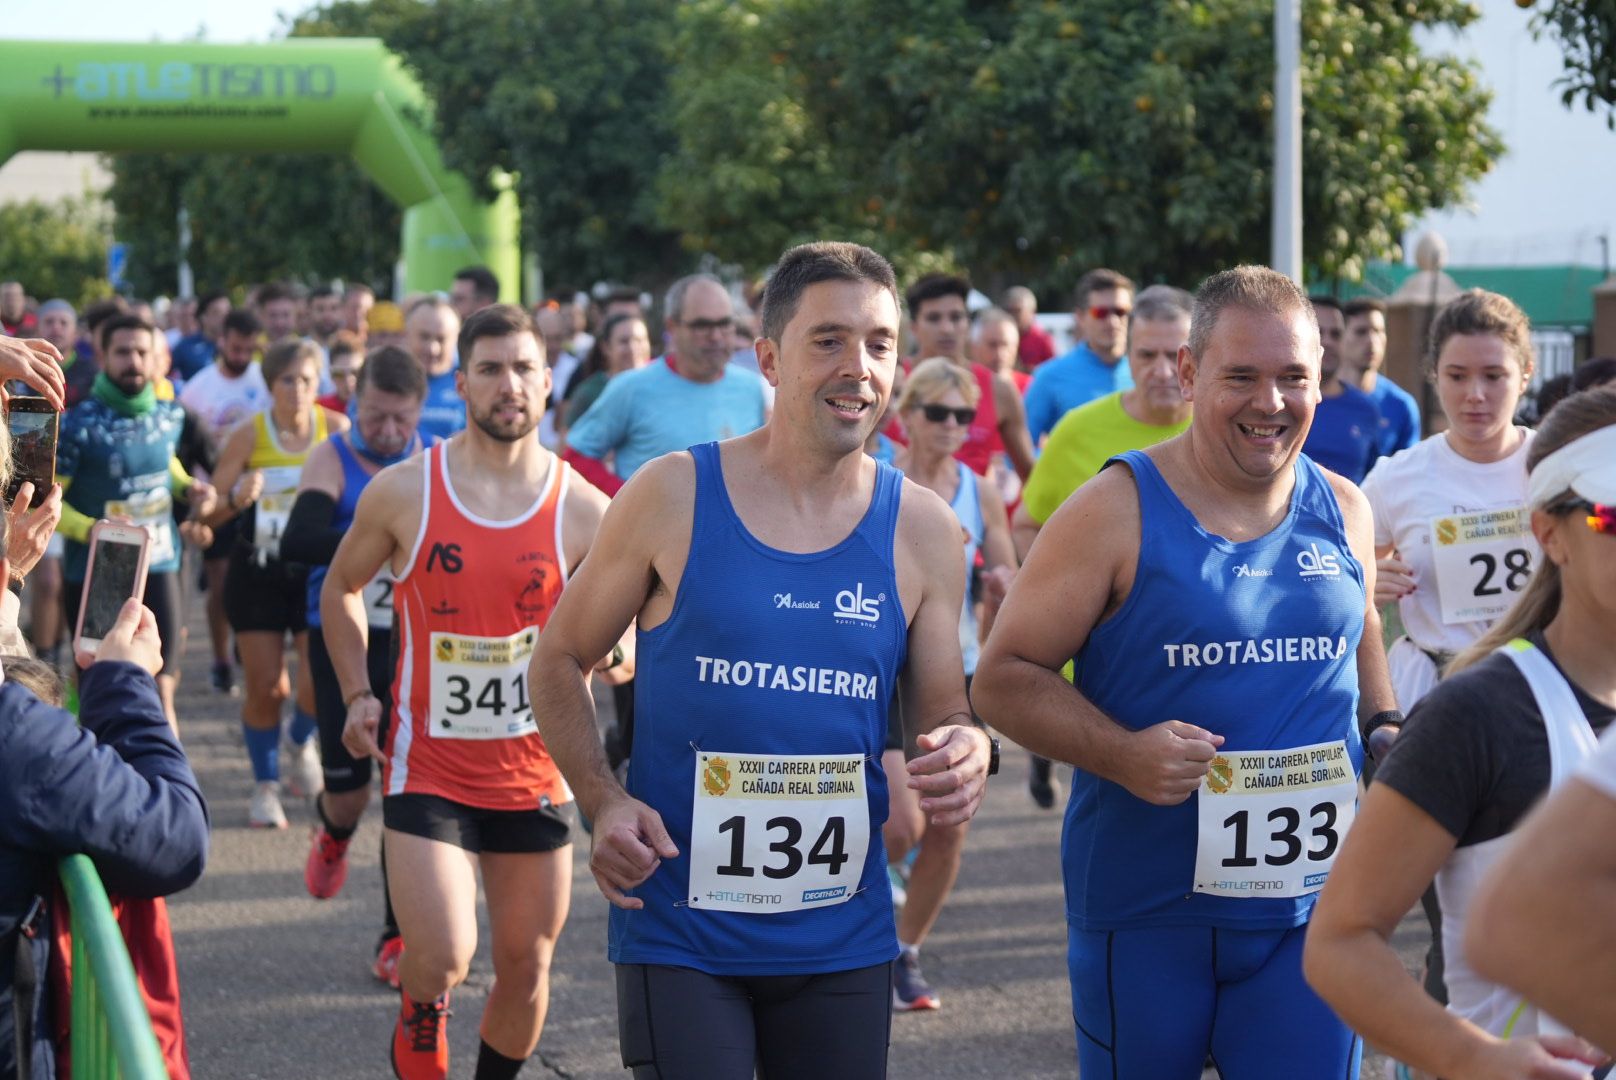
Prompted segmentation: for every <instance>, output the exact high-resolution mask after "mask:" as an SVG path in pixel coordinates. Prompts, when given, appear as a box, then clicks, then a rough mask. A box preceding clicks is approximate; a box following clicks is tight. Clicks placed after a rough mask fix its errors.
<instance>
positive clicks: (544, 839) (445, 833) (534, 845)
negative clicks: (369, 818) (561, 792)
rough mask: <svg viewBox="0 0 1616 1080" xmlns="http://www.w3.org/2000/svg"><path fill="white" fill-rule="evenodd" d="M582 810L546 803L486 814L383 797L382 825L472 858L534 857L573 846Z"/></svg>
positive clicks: (428, 799)
mask: <svg viewBox="0 0 1616 1080" xmlns="http://www.w3.org/2000/svg"><path fill="white" fill-rule="evenodd" d="M576 818H577V810H576V809H575V807H574V806H573V804H572V803H570V802H569V803H562V804H561V805H560V806H556V805H553V804H551V803H549V802H548V801H546V803H545V804H544V805H543V806H541V807H539V808H538V809H537V810H484V809H483V808H482V807H479V806H467V805H466V804H465V803H458V802H455V801H453V800H452V799H445V798H441V797H440V796H437V795H421V794H414V795H410V794H406V795H384V796H382V824H383V825H385V826H387V828H389V829H395V830H397V831H398V832H402V833H409V834H410V835H411V836H420V837H424V838H425V839H427V840H440V841H442V842H443V843H445V844H453V845H454V846H455V847H457V848H461V849H462V850H465V851H469V852H471V853H472V854H474V855H476V854H480V853H482V852H485V851H486V852H491V853H493V854H496V855H533V854H537V853H538V852H541V851H555V850H556V849H557V848H563V847H566V846H567V845H568V844H570V843H572V828H573V822H574V821H575V820H576Z"/></svg>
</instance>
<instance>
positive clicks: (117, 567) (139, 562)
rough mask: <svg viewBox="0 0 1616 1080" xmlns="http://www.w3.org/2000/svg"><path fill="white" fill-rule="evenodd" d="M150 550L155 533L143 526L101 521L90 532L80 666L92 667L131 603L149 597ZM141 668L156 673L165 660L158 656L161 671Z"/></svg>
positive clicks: (76, 634) (77, 641) (77, 646)
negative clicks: (90, 663) (127, 605)
mask: <svg viewBox="0 0 1616 1080" xmlns="http://www.w3.org/2000/svg"><path fill="white" fill-rule="evenodd" d="M150 547H151V533H149V532H147V531H146V530H145V529H144V528H142V527H141V526H139V525H119V524H115V523H113V522H110V521H98V522H96V524H95V527H94V528H92V529H91V530H90V560H89V571H88V573H86V574H85V575H84V594H83V599H82V600H81V602H80V604H79V623H78V626H77V627H76V628H74V631H73V651H74V653H75V654H76V655H77V656H78V659H79V663H80V664H88V662H89V660H88V658H92V657H95V656H96V655H97V654H98V653H100V652H101V646H102V643H103V641H105V640H106V639H107V636H108V635H109V634H111V633H112V632H113V630H114V628H115V627H118V626H119V625H120V617H121V616H122V614H123V612H124V609H125V607H126V604H127V602H128V601H129V600H130V599H132V598H133V599H137V600H138V598H139V597H141V596H142V595H144V594H145V592H146V562H147V557H148V556H149V554H150ZM137 622H138V620H137ZM135 630H136V626H134V625H129V626H125V627H124V632H127V633H128V634H129V635H131V636H133V635H134V633H135ZM154 633H155V631H154ZM120 640H121V639H120ZM117 647H122V646H117ZM119 659H132V657H119ZM136 662H137V663H141V661H138V660H137V661H136ZM141 666H143V667H146V668H147V670H149V671H152V672H154V673H155V672H156V670H157V668H160V667H161V666H162V659H161V657H160V656H159V657H158V659H157V668H153V667H150V666H148V665H147V664H145V663H142V665H141Z"/></svg>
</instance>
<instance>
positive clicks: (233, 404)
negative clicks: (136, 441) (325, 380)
mask: <svg viewBox="0 0 1616 1080" xmlns="http://www.w3.org/2000/svg"><path fill="white" fill-rule="evenodd" d="M221 322H222V327H221V329H222V333H221V336H220V342H219V351H218V354H217V355H216V356H215V358H214V361H213V363H212V364H210V365H208V366H207V367H205V368H203V369H202V370H201V371H200V372H198V373H197V374H196V375H195V376H194V377H192V378H191V379H188V380H187V381H186V383H185V388H184V389H183V390H181V391H180V404H181V405H183V406H185V408H186V409H187V410H188V411H189V412H190V413H191V415H193V416H195V417H196V420H197V423H198V424H200V425H201V428H202V433H203V435H204V436H205V437H206V438H207V441H208V443H209V444H210V445H211V446H212V447H214V448H218V447H220V446H222V445H224V441H225V438H226V437H227V436H228V435H229V434H230V432H231V430H232V429H233V428H234V427H235V426H236V425H237V424H239V423H241V422H242V421H243V420H246V419H247V418H248V417H250V416H252V415H253V414H254V413H256V412H258V411H259V410H261V409H263V408H264V407H265V406H266V405H268V404H269V387H268V386H267V385H266V384H265V382H264V376H263V373H262V372H260V371H259V370H258V362H257V361H256V360H255V359H254V356H255V355H256V354H257V351H258V343H259V338H260V336H261V335H262V334H263V330H264V326H263V324H262V323H260V322H259V321H258V317H257V316H256V315H254V314H253V313H252V312H251V311H248V310H246V309H242V310H240V311H231V312H228V313H227V314H226V315H225V316H224V318H223V319H222V320H221ZM239 530H240V525H239V523H238V521H237V519H232V520H230V521H228V522H226V523H225V524H223V525H221V526H219V527H218V528H216V529H215V530H214V531H213V544H212V545H211V546H210V547H209V548H208V549H207V550H206V551H204V552H203V553H202V580H203V583H204V587H205V588H206V589H207V594H208V605H207V607H208V637H209V638H210V640H211V642H212V645H213V688H214V689H215V690H217V691H219V692H220V693H221V694H228V693H230V692H231V689H232V687H233V685H234V674H233V673H234V667H233V665H232V663H231V653H230V621H229V619H228V618H227V617H226V615H225V610H224V578H225V571H226V570H227V569H228V568H229V563H230V552H231V551H232V550H233V549H234V548H235V546H236V538H237V535H238V532H239Z"/></svg>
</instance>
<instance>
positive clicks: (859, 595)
mask: <svg viewBox="0 0 1616 1080" xmlns="http://www.w3.org/2000/svg"><path fill="white" fill-rule="evenodd" d="M886 598H887V594H886V593H877V594H876V595H875V596H873V597H866V596H865V595H864V583H863V582H862V581H861V582H858V583H857V584H856V585H854V586H853V587H852V588H851V589H843V590H842V591H841V592H839V593H837V594H836V621H837V622H857V623H867V624H874V623H878V622H880V621H881V605H882V604H883V603H885V602H886Z"/></svg>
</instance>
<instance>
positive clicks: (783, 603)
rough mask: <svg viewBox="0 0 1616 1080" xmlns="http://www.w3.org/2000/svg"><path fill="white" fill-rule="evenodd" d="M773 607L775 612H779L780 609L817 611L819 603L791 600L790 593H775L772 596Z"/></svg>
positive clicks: (816, 601) (815, 601)
mask: <svg viewBox="0 0 1616 1080" xmlns="http://www.w3.org/2000/svg"><path fill="white" fill-rule="evenodd" d="M774 606H775V609H776V610H779V609H780V608H789V609H792V610H795V611H818V610H819V601H818V600H793V599H792V598H791V594H790V593H788V592H777V593H775V594H774Z"/></svg>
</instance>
